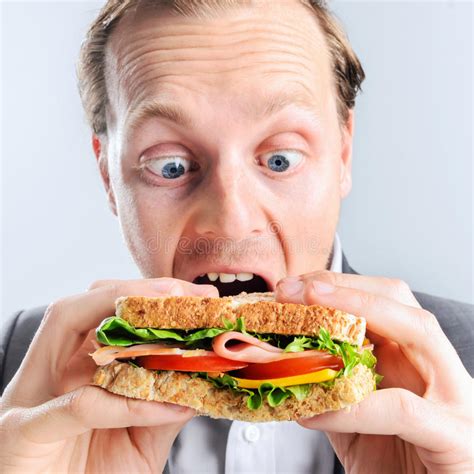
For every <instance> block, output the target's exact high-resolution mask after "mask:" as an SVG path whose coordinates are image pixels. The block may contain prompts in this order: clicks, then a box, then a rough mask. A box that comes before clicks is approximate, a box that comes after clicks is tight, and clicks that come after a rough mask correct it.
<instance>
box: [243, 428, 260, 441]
mask: <svg viewBox="0 0 474 474" xmlns="http://www.w3.org/2000/svg"><path fill="white" fill-rule="evenodd" d="M244 438H245V440H246V441H248V442H249V443H255V442H257V441H258V440H259V439H260V430H259V429H258V428H257V427H256V426H255V425H250V426H247V427H246V428H245V430H244Z"/></svg>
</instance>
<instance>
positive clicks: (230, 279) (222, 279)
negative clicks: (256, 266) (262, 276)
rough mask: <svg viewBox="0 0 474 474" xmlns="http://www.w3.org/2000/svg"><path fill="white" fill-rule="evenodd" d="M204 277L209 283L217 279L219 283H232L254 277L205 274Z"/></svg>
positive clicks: (251, 275) (239, 274)
mask: <svg viewBox="0 0 474 474" xmlns="http://www.w3.org/2000/svg"><path fill="white" fill-rule="evenodd" d="M206 275H207V278H209V280H211V281H216V280H217V279H218V278H219V281H220V282H221V283H232V282H233V281H235V280H239V281H249V280H251V279H252V278H253V276H254V275H253V273H206ZM201 276H204V274H202V275H201Z"/></svg>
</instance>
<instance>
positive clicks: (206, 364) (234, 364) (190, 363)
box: [136, 351, 248, 372]
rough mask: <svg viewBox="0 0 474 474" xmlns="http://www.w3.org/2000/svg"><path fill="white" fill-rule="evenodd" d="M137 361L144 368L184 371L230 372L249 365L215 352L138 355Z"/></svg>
mask: <svg viewBox="0 0 474 474" xmlns="http://www.w3.org/2000/svg"><path fill="white" fill-rule="evenodd" d="M136 362H137V364H138V365H140V366H142V367H143V368H144V369H151V370H178V371H183V372H228V371H229V370H236V369H242V368H244V367H247V365H248V364H247V362H242V361H238V360H229V359H224V358H223V357H219V356H218V355H216V354H214V353H213V352H210V351H208V352H206V353H205V354H204V355H199V356H193V357H183V356H182V355H161V356H160V355H156V356H155V355H150V356H143V357H137V359H136Z"/></svg>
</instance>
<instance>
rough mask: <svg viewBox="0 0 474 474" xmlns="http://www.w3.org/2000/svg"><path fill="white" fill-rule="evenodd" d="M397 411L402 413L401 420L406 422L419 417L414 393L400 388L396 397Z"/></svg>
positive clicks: (418, 408) (418, 405)
mask: <svg viewBox="0 0 474 474" xmlns="http://www.w3.org/2000/svg"><path fill="white" fill-rule="evenodd" d="M397 403H398V407H397V408H398V410H399V413H402V414H403V420H404V421H406V422H408V421H409V420H411V421H416V420H417V419H418V418H419V417H420V410H421V407H420V404H419V403H418V399H417V397H416V395H414V394H413V393H411V392H409V391H408V390H400V392H399V395H398V397H397Z"/></svg>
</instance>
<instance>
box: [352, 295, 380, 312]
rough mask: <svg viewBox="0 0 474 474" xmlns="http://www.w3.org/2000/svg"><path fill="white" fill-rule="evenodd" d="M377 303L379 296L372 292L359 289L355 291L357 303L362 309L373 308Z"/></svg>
mask: <svg viewBox="0 0 474 474" xmlns="http://www.w3.org/2000/svg"><path fill="white" fill-rule="evenodd" d="M376 303H377V297H376V296H375V295H373V294H372V293H368V292H365V291H358V292H357V293H355V304H356V305H357V306H358V307H359V308H360V309H361V310H364V309H366V308H372V307H374V306H375V305H376Z"/></svg>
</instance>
